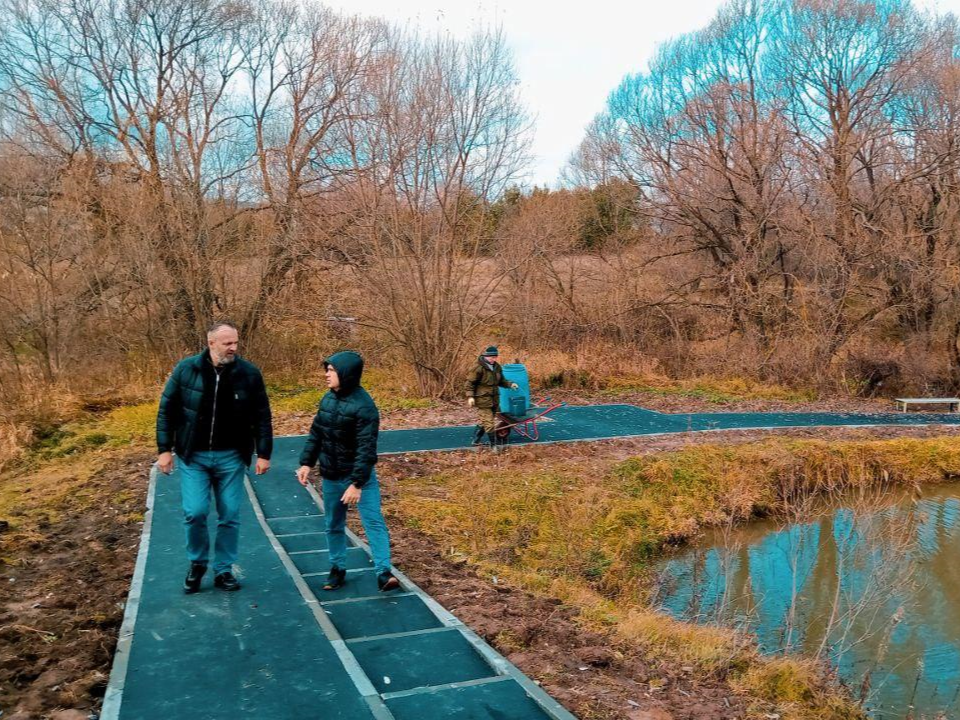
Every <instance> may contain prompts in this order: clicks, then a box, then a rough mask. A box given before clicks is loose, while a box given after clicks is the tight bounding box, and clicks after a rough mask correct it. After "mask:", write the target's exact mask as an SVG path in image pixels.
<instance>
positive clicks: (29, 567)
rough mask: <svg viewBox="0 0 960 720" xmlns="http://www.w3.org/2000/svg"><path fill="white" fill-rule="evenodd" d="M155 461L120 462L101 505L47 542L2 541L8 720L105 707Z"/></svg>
mask: <svg viewBox="0 0 960 720" xmlns="http://www.w3.org/2000/svg"><path fill="white" fill-rule="evenodd" d="M153 459H154V456H153V454H152V453H146V452H143V451H140V452H137V453H133V454H131V455H128V456H126V457H121V458H119V459H117V458H112V459H111V461H110V462H109V463H106V464H105V466H104V469H103V471H102V472H101V473H100V474H99V475H98V481H97V483H96V487H95V488H92V489H91V490H92V493H93V495H92V498H93V500H94V502H92V503H91V504H90V505H89V506H88V507H87V508H86V509H80V508H77V509H76V510H74V511H66V512H65V513H64V515H63V516H62V517H61V519H60V521H59V522H57V523H55V524H51V525H49V526H44V525H43V524H42V523H41V524H40V526H39V527H37V528H34V532H33V533H31V534H32V535H33V536H34V537H35V538H36V537H39V538H41V539H31V537H13V536H12V533H10V532H9V531H8V532H7V533H4V534H3V535H0V598H2V599H0V710H2V711H3V714H2V715H0V717H2V719H3V720H27V719H28V718H29V719H30V720H36V719H38V718H51V719H52V720H85V719H86V718H87V717H88V716H89V715H90V714H91V713H92V712H94V711H95V709H96V708H97V707H99V704H100V702H101V699H102V697H103V693H104V690H105V689H106V686H107V679H108V677H109V674H110V665H111V663H112V660H113V651H114V647H115V646H116V641H117V633H118V631H119V629H120V623H121V622H122V620H123V602H124V600H125V598H126V595H127V591H128V590H129V589H130V578H131V577H132V575H133V565H134V561H135V559H136V553H137V547H138V545H139V542H140V531H141V529H142V527H143V525H142V523H139V522H136V521H131V520H130V517H131V516H136V514H137V513H140V512H142V511H143V505H144V502H145V497H146V488H147V482H146V480H147V477H148V475H149V468H150V463H151V462H152V461H153ZM98 499H99V500H103V501H102V502H98V501H97V500H98ZM107 499H110V501H109V502H107V501H106V500H107Z"/></svg>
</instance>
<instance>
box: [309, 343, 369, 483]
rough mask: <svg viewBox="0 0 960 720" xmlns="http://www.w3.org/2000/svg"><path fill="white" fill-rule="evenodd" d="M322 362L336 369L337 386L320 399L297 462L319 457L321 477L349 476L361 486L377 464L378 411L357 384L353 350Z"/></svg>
mask: <svg viewBox="0 0 960 720" xmlns="http://www.w3.org/2000/svg"><path fill="white" fill-rule="evenodd" d="M326 364H330V365H333V369H334V370H336V371H337V376H338V377H339V378H340V387H339V389H337V390H336V391H334V390H330V391H329V392H327V394H326V395H324V396H323V397H322V398H321V399H320V407H319V408H318V409H317V415H316V417H315V418H314V419H313V424H312V425H311V426H310V436H309V437H308V438H307V443H306V445H304V446H303V452H302V453H300V464H301V465H307V466H309V467H313V466H314V465H315V464H316V463H317V462H318V461H319V463H320V476H321V477H323V478H326V479H327V480H347V479H349V480H350V482H352V483H353V484H354V485H355V486H356V487H358V488H361V487H363V486H364V485H365V484H366V482H367V481H368V480H369V479H370V473H371V472H372V471H373V466H374V465H376V464H377V435H378V434H379V431H380V413H379V411H378V410H377V406H376V404H374V402H373V398H372V397H370V395H369V394H368V393H367V391H366V390H364V389H363V388H362V387H360V377H361V375H363V358H361V357H360V356H359V355H358V354H357V353H355V352H350V351H347V352H339V353H336V354H335V355H331V356H330V357H329V358H328V359H327V360H326Z"/></svg>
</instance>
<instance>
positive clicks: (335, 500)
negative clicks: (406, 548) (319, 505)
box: [323, 471, 390, 574]
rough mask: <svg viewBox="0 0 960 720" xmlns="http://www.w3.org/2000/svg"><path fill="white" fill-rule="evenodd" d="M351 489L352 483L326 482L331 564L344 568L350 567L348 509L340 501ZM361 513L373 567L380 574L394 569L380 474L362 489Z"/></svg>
mask: <svg viewBox="0 0 960 720" xmlns="http://www.w3.org/2000/svg"><path fill="white" fill-rule="evenodd" d="M348 487H350V481H349V480H328V479H327V478H324V479H323V509H324V512H326V514H327V540H328V543H329V547H330V564H331V565H336V566H338V567H341V568H345V567H346V566H347V536H346V525H347V506H346V505H344V504H343V503H342V502H340V498H341V497H342V496H343V493H344V492H345V491H346V489H347V488H348ZM357 510H358V511H359V512H360V522H362V523H363V530H364V532H366V534H367V543H369V545H370V552H371V553H372V555H373V566H374V567H375V568H376V570H377V574H380V573H382V572H385V571H387V570H389V569H390V533H389V532H388V531H387V523H386V522H385V521H384V519H383V513H382V512H381V511H380V483H378V482H377V473H376V471H373V472H371V473H370V479H369V480H368V481H367V484H366V485H364V486H363V488H362V492H361V494H360V502H358V503H357Z"/></svg>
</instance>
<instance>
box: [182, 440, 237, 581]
mask: <svg viewBox="0 0 960 720" xmlns="http://www.w3.org/2000/svg"><path fill="white" fill-rule="evenodd" d="M246 471H247V466H246V465H244V464H243V458H241V457H240V453H239V452H237V451H236V450H212V451H206V452H196V453H193V455H192V456H191V457H190V462H184V461H183V460H181V461H180V494H181V495H182V498H183V524H184V527H185V528H186V531H187V558H188V559H189V560H190V561H191V562H200V563H204V564H206V563H207V562H208V561H209V559H210V535H209V533H208V532H207V515H208V514H209V512H210V492H211V491H213V497H214V498H215V500H216V503H217V518H218V520H217V540H216V545H215V550H214V561H213V571H214V573H215V574H217V575H219V574H220V573H223V572H233V564H234V563H235V562H236V561H237V548H238V544H239V541H240V505H241V503H242V501H243V491H244V489H243V480H244V477H245V475H246Z"/></svg>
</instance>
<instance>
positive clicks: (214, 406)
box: [210, 368, 220, 450]
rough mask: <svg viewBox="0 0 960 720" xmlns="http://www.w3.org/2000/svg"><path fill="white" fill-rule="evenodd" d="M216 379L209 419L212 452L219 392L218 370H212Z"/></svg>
mask: <svg viewBox="0 0 960 720" xmlns="http://www.w3.org/2000/svg"><path fill="white" fill-rule="evenodd" d="M214 372H215V373H216V374H217V379H216V381H215V382H214V384H213V415H212V416H211V417H210V449H211V450H213V426H214V425H215V424H216V422H217V391H219V390H220V370H219V369H217V368H214Z"/></svg>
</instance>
